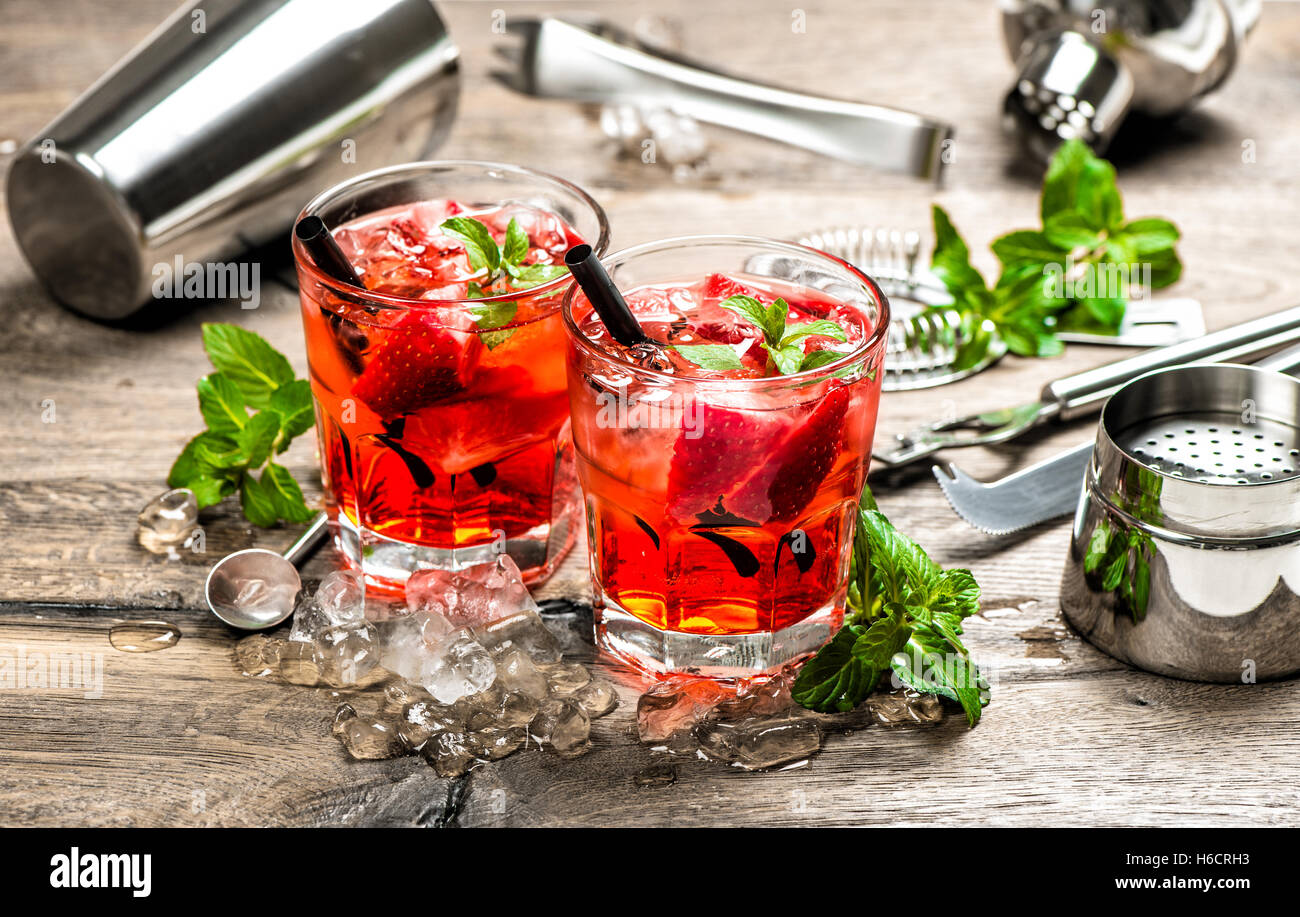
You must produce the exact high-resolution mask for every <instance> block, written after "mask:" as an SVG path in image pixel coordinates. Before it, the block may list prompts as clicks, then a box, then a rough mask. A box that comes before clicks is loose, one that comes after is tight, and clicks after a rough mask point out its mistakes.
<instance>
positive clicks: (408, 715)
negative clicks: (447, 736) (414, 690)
mask: <svg viewBox="0 0 1300 917" xmlns="http://www.w3.org/2000/svg"><path fill="white" fill-rule="evenodd" d="M463 725H464V724H463V723H462V722H461V721H460V719H459V717H457V716H456V714H455V712H454V711H453V710H452V708H451V707H448V706H446V705H444V704H440V703H438V702H437V701H425V700H417V701H412V702H411V703H409V704H407V705H406V706H405V707H404V708H402V712H401V714H400V715H399V716H398V719H397V735H398V738H400V739H401V740H402V741H403V742H404V743H405V744H406V746H407V747H408V748H410V749H412V750H419V749H420V748H421V747H423V745H424V743H425V742H427V741H428V740H429V738H430V737H431V736H433V735H434V734H435V733H438V732H447V731H456V730H458V729H460V728H461V727H462V726H463Z"/></svg>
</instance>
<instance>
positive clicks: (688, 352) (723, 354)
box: [673, 344, 745, 372]
mask: <svg viewBox="0 0 1300 917" xmlns="http://www.w3.org/2000/svg"><path fill="white" fill-rule="evenodd" d="M673 350H675V351H677V352H678V353H680V354H681V355H682V356H684V357H685V358H686V359H688V360H690V361H691V362H692V363H694V364H695V365H696V366H698V367H700V368H701V369H707V370H710V371H711V372H728V371H730V370H736V369H744V368H745V365H744V364H743V363H741V362H740V357H739V356H737V355H736V351H734V350H732V349H731V348H730V347H728V346H727V345H726V344H674V345H673Z"/></svg>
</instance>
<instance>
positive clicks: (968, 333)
mask: <svg viewBox="0 0 1300 917" xmlns="http://www.w3.org/2000/svg"><path fill="white" fill-rule="evenodd" d="M798 241H799V244H800V245H807V246H808V247H810V248H816V249H820V250H821V251H824V252H829V253H830V254H832V255H835V256H836V257H839V258H843V259H844V260H845V261H848V262H849V263H850V264H854V265H857V266H858V267H860V268H862V270H864V271H866V272H867V273H868V274H870V275H871V278H872V279H873V280H875V281H876V283H877V284H878V285H879V286H880V288H881V289H882V290H883V291H884V293H885V295H886V296H888V297H889V308H890V315H891V316H892V319H891V321H890V325H889V340H888V343H887V344H886V348H885V378H884V382H883V385H882V387H883V388H884V389H885V391H890V392H897V391H904V390H906V389H915V388H929V387H931V386H934V385H943V384H945V383H947V382H956V381H957V380H958V379H964V378H966V377H967V376H970V375H973V374H974V373H977V372H979V371H980V370H982V369H984V368H986V367H988V366H991V365H992V364H993V363H994V362H996V361H997V360H998V359H1000V358H1001V357H1002V356H1003V355H1004V354H1005V353H1006V352H1007V345H1006V344H1004V343H1003V342H1002V339H1001V338H999V337H998V336H997V334H996V333H995V331H994V329H993V324H992V322H986V321H978V320H975V319H973V318H971V317H970V316H963V315H962V314H961V313H960V312H958V311H957V310H956V309H953V308H944V307H950V306H951V305H952V296H951V295H950V294H949V293H948V289H947V287H945V286H944V285H943V282H942V281H941V280H939V278H938V277H936V276H935V275H934V274H933V273H931V272H930V270H929V269H928V268H927V266H926V263H925V261H924V260H923V259H922V258H921V235H920V233H918V232H915V231H911V230H908V231H903V230H898V229H871V228H865V227H863V228H857V227H854V228H840V229H827V230H823V231H821V232H814V233H809V234H808V235H806V236H803V237H802V238H800V239H799V240H798Z"/></svg>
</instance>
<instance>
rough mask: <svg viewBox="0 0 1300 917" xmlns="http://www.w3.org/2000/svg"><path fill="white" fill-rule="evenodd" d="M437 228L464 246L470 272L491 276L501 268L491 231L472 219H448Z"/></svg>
mask: <svg viewBox="0 0 1300 917" xmlns="http://www.w3.org/2000/svg"><path fill="white" fill-rule="evenodd" d="M438 228H439V229H441V230H442V231H443V232H445V233H446V234H447V235H449V236H452V237H453V238H455V239H459V240H460V242H461V244H462V245H464V246H465V256H466V257H467V258H468V259H469V266H470V270H472V271H482V270H486V271H487V272H488V274H489V275H492V274H495V273H496V271H497V268H499V267H500V266H501V249H500V248H498V247H497V243H496V239H494V238H492V233H491V231H490V230H488V228H487V227H486V226H484V225H483V224H482V223H480V222H479V221H478V220H476V219H474V218H473V217H450V218H449V219H446V220H443V221H442V223H441V224H440V225H439V227H438Z"/></svg>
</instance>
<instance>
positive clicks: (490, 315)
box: [469, 300, 519, 350]
mask: <svg viewBox="0 0 1300 917" xmlns="http://www.w3.org/2000/svg"><path fill="white" fill-rule="evenodd" d="M469 311H470V314H471V315H473V316H474V324H476V325H478V326H479V327H480V328H482V329H484V333H483V334H480V335H479V336H478V339H479V341H481V342H482V343H483V346H485V347H486V348H487V349H488V350H495V349H496V348H498V347H500V346H501V345H502V344H504V343H505V342H506V341H508V340H510V336H511V335H513V334H514V333H515V332H516V331H517V330H518V329H517V328H506V329H504V330H501V331H497V330H494V329H497V328H501V327H502V326H503V325H508V324H510V323H511V322H513V321H514V320H515V316H516V315H517V314H518V312H519V303H517V302H515V301H514V300H506V301H504V302H490V303H483V304H482V305H477V306H470V307H469Z"/></svg>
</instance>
